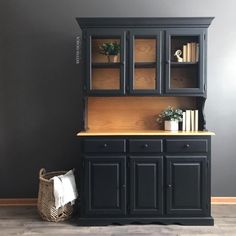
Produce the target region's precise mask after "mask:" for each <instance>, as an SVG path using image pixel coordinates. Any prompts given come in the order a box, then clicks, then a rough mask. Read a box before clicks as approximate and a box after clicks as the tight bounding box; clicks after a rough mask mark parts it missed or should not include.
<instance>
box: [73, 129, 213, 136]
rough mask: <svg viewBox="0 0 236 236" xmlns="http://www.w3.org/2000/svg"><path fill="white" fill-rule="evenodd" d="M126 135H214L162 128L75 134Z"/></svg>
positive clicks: (80, 134) (92, 131)
mask: <svg viewBox="0 0 236 236" xmlns="http://www.w3.org/2000/svg"><path fill="white" fill-rule="evenodd" d="M123 135H124V136H127V135H144V136H152V135H161V136H170V135H178V136H181V135H182V136H183V135H191V136H199V135H215V133H213V132H209V131H164V130H140V131H138V130H135V131H134V130H133V131H131V130H130V131H127V130H126V131H112V130H107V131H106V130H101V131H94V130H87V131H81V132H79V133H78V134H77V136H123Z"/></svg>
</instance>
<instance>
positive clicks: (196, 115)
mask: <svg viewBox="0 0 236 236" xmlns="http://www.w3.org/2000/svg"><path fill="white" fill-rule="evenodd" d="M194 118H195V119H194V123H195V125H194V127H195V129H194V130H195V131H198V110H195V111H194Z"/></svg>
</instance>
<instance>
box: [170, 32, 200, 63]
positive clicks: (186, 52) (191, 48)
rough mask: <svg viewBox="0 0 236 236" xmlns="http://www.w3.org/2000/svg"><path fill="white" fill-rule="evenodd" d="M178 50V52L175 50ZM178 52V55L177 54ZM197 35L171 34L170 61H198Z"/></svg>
mask: <svg viewBox="0 0 236 236" xmlns="http://www.w3.org/2000/svg"><path fill="white" fill-rule="evenodd" d="M177 51H178V52H177ZM178 53H180V55H179V56H177V54H178ZM198 60H199V37H198V36H172V37H171V61H172V62H193V63H194V62H198Z"/></svg>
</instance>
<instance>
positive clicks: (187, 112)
mask: <svg viewBox="0 0 236 236" xmlns="http://www.w3.org/2000/svg"><path fill="white" fill-rule="evenodd" d="M185 129H186V131H190V110H186V124H185Z"/></svg>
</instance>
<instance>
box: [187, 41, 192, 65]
mask: <svg viewBox="0 0 236 236" xmlns="http://www.w3.org/2000/svg"><path fill="white" fill-rule="evenodd" d="M187 62H191V43H187Z"/></svg>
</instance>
